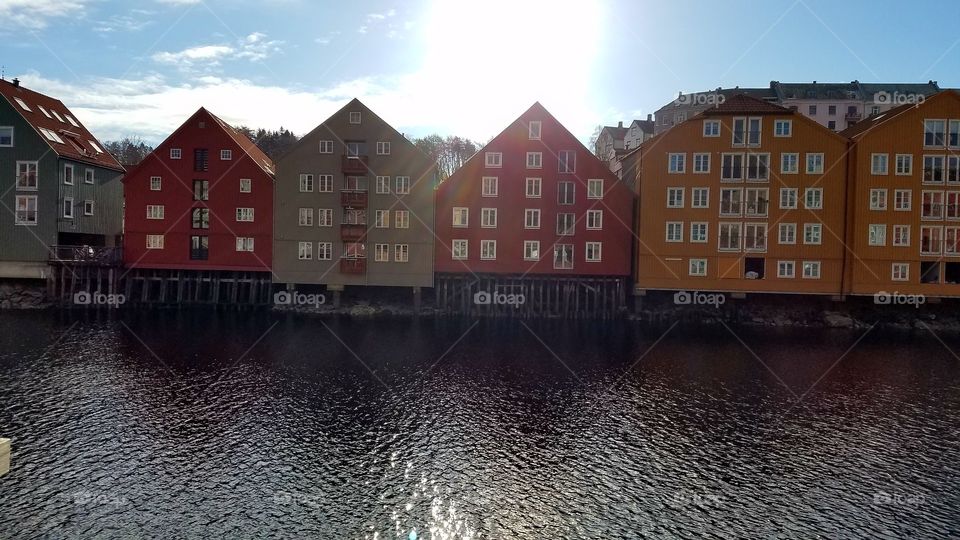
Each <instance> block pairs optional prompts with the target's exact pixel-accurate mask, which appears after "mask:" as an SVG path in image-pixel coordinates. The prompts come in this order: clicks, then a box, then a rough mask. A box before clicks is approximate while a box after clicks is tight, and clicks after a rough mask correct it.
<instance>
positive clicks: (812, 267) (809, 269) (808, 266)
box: [803, 261, 820, 279]
mask: <svg viewBox="0 0 960 540" xmlns="http://www.w3.org/2000/svg"><path fill="white" fill-rule="evenodd" d="M803 279H820V261H803Z"/></svg>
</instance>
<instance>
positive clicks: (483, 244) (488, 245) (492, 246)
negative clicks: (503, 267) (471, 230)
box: [480, 240, 497, 261]
mask: <svg viewBox="0 0 960 540" xmlns="http://www.w3.org/2000/svg"><path fill="white" fill-rule="evenodd" d="M496 258H497V241H496V240H481V241H480V260H483V261H493V260H496Z"/></svg>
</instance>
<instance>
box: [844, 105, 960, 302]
mask: <svg viewBox="0 0 960 540" xmlns="http://www.w3.org/2000/svg"><path fill="white" fill-rule="evenodd" d="M842 135H845V136H848V137H850V139H851V140H852V144H851V151H850V160H851V163H850V165H851V166H850V171H851V172H850V178H851V183H850V188H849V189H850V197H851V205H850V209H849V212H848V225H847V230H848V238H847V240H846V241H847V244H848V246H849V248H850V253H851V256H850V260H849V263H848V269H847V284H848V285H847V291H846V292H848V293H850V294H854V295H872V294H877V293H879V292H887V293H894V292H896V293H900V294H923V295H926V296H929V297H958V296H960V94H958V93H957V92H956V91H953V90H948V91H943V92H940V93H938V94H936V95H934V96H931V97H928V98H926V99H925V100H924V101H923V102H922V103H919V104H905V105H901V106H898V107H895V108H892V109H890V110H888V111H886V112H885V113H883V114H880V115H878V116H875V117H873V118H871V119H869V120H867V121H865V122H862V123H859V124H857V125H855V126H853V127H852V128H850V129H848V130H846V131H844V132H843V133H842Z"/></svg>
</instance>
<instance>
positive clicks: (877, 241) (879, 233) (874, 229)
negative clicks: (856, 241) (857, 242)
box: [867, 224, 887, 246]
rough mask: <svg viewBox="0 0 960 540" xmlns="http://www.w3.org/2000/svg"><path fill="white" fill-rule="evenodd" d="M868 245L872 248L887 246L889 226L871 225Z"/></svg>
mask: <svg viewBox="0 0 960 540" xmlns="http://www.w3.org/2000/svg"><path fill="white" fill-rule="evenodd" d="M868 230H869V238H868V242H867V243H868V244H869V245H871V246H885V245H887V226H886V225H882V224H879V225H878V224H871V225H870V227H869V229H868Z"/></svg>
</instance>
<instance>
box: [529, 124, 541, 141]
mask: <svg viewBox="0 0 960 540" xmlns="http://www.w3.org/2000/svg"><path fill="white" fill-rule="evenodd" d="M527 138H529V139H531V140H535V141H538V140H540V121H539V120H531V121H530V123H529V124H528V125H527Z"/></svg>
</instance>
